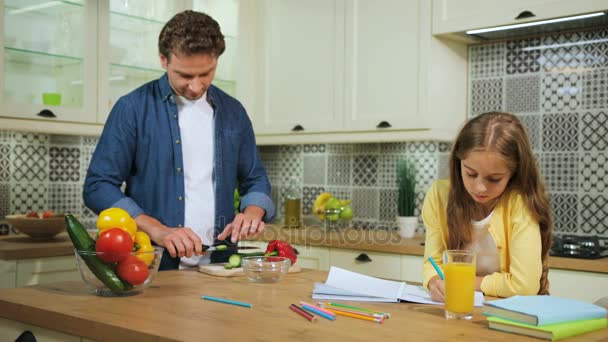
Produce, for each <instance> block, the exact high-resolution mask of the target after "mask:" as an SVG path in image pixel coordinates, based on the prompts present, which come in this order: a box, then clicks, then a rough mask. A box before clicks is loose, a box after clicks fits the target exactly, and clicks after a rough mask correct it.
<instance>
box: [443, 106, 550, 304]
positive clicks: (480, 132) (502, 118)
mask: <svg viewBox="0 0 608 342" xmlns="http://www.w3.org/2000/svg"><path fill="white" fill-rule="evenodd" d="M471 151H493V152H497V153H499V154H500V155H501V156H502V157H503V158H504V161H505V163H506V164H507V167H508V168H509V169H510V171H511V172H512V175H511V179H510V180H509V183H508V185H507V188H506V189H505V191H504V193H507V192H508V191H510V190H512V189H517V190H518V191H520V192H521V193H522V194H523V196H524V198H525V201H526V204H527V206H528V209H529V210H530V213H531V215H532V216H533V217H534V218H535V219H536V220H537V221H538V224H539V226H540V232H541V240H542V263H543V272H542V275H541V279H540V290H539V292H538V293H539V294H548V293H549V280H548V278H547V276H548V271H549V267H548V256H549V249H550V248H551V237H552V231H553V221H552V213H551V206H550V204H549V198H548V196H547V194H546V192H545V186H544V184H543V181H542V179H541V177H540V172H539V170H538V166H537V164H536V160H535V158H534V155H533V153H532V148H531V147H530V142H529V140H528V136H527V134H526V130H525V129H524V127H523V125H522V124H521V122H520V121H519V119H518V118H517V117H516V116H515V115H512V114H508V113H499V112H491V113H484V114H481V115H479V116H477V117H475V118H473V119H471V120H469V121H468V122H467V123H466V124H465V125H464V127H463V128H462V130H461V131H460V133H459V134H458V137H457V138H456V141H455V142H454V145H453V147H452V154H451V156H450V166H449V167H450V194H449V200H448V208H447V217H449V220H448V228H449V230H448V231H449V234H448V248H449V249H464V248H465V247H466V246H467V245H468V244H469V243H471V230H472V226H471V221H472V220H473V219H474V213H475V211H476V208H477V204H476V202H475V201H474V200H473V198H472V197H471V196H470V195H469V194H468V193H467V191H466V189H465V187H464V183H463V180H462V174H461V166H460V161H461V160H463V159H466V157H467V155H468V154H469V153H470V152H471Z"/></svg>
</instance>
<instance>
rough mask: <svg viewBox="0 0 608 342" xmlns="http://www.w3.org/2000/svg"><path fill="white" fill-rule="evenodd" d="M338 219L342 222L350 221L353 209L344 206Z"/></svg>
mask: <svg viewBox="0 0 608 342" xmlns="http://www.w3.org/2000/svg"><path fill="white" fill-rule="evenodd" d="M340 218H341V219H343V220H350V219H352V218H353V208H352V207H351V206H350V205H347V206H344V207H343V208H342V211H340Z"/></svg>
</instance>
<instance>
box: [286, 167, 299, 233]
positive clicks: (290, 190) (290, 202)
mask: <svg viewBox="0 0 608 342" xmlns="http://www.w3.org/2000/svg"><path fill="white" fill-rule="evenodd" d="M285 225H286V226H287V227H288V228H300V227H301V226H302V200H301V192H300V187H299V186H298V184H297V181H296V179H295V178H293V177H292V178H291V179H290V181H289V185H288V186H287V189H286V190H285Z"/></svg>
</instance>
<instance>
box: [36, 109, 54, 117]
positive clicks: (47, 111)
mask: <svg viewBox="0 0 608 342" xmlns="http://www.w3.org/2000/svg"><path fill="white" fill-rule="evenodd" d="M36 115H38V116H41V117H43V118H56V117H57V115H55V113H53V112H51V110H50V109H43V110H41V111H40V113H38V114H36Z"/></svg>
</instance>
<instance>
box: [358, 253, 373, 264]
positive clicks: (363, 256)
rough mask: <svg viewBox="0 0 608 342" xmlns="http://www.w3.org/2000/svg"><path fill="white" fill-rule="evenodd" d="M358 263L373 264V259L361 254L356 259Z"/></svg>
mask: <svg viewBox="0 0 608 342" xmlns="http://www.w3.org/2000/svg"><path fill="white" fill-rule="evenodd" d="M355 260H357V261H358V262H372V259H371V258H370V257H369V256H368V255H367V254H365V253H361V254H359V256H358V257H356V258H355Z"/></svg>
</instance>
